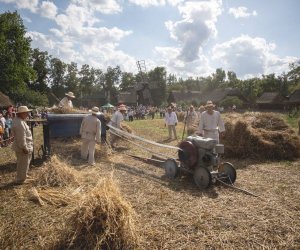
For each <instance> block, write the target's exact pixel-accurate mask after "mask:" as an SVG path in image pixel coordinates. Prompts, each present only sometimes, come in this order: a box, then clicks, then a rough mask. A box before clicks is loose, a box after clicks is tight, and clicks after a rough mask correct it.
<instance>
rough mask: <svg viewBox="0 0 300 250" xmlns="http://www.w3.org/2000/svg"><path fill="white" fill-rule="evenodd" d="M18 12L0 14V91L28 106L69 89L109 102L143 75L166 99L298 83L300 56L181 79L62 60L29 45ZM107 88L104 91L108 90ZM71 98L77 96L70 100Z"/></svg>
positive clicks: (249, 93)
mask: <svg viewBox="0 0 300 250" xmlns="http://www.w3.org/2000/svg"><path fill="white" fill-rule="evenodd" d="M25 34H26V27H25V26H24V24H23V20H22V18H21V17H20V15H19V14H18V13H17V12H13V13H11V12H5V13H3V14H1V15H0V91H2V92H3V93H4V94H6V95H8V96H9V97H10V98H11V99H12V100H14V101H15V102H19V103H22V104H27V105H33V106H48V105H52V104H54V103H55V102H57V101H58V100H57V99H60V98H61V97H63V96H64V93H66V92H68V91H72V92H74V94H75V96H77V97H79V98H78V99H77V101H78V100H79V99H80V97H86V96H98V95H101V94H102V95H103V93H104V95H105V96H106V98H107V99H108V96H109V97H110V98H109V99H110V101H111V102H112V103H113V104H116V103H117V96H118V93H119V92H120V91H124V90H127V89H128V88H129V87H134V86H136V85H137V84H138V83H140V82H143V81H144V79H145V78H147V81H148V82H149V85H150V87H151V88H152V89H155V90H156V92H155V93H156V94H155V95H154V97H153V98H154V102H155V104H157V105H161V104H163V103H165V102H166V98H167V94H168V92H169V91H171V90H182V91H193V90H194V91H195V90H196V91H201V92H203V93H205V92H209V91H212V90H214V89H216V88H227V87H233V88H238V89H240V91H241V92H242V94H244V95H245V96H246V97H247V98H248V99H249V101H250V102H255V100H256V99H257V97H258V96H260V95H261V94H262V93H263V92H267V91H268V92H271V91H279V92H280V93H282V94H283V95H288V94H289V93H291V91H293V90H294V89H297V88H300V61H297V62H294V63H292V64H291V65H290V70H289V72H287V73H282V74H281V75H278V76H276V75H275V74H269V75H263V76H262V77H253V78H250V79H246V80H241V79H238V78H237V76H236V74H235V72H233V71H228V72H225V71H224V70H223V69H221V68H219V69H216V71H215V72H214V73H213V74H211V75H210V76H208V77H196V78H192V77H191V78H188V79H182V78H178V77H177V76H176V75H175V74H167V71H166V68H165V67H156V68H154V69H153V70H150V71H149V72H147V73H146V75H142V74H143V73H138V74H133V73H131V72H124V71H122V70H121V69H120V67H119V66H115V67H111V66H109V67H107V68H106V69H105V70H104V69H97V68H94V67H91V66H89V65H88V64H84V65H81V66H78V64H77V63H76V62H71V63H65V62H63V61H62V60H60V59H59V58H56V57H53V56H52V55H49V53H48V52H47V51H41V50H39V49H37V48H31V39H30V37H27V36H26V35H25ZM108 93H109V94H108ZM75 104H76V100H75Z"/></svg>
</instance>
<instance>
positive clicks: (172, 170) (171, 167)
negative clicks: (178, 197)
mask: <svg viewBox="0 0 300 250" xmlns="http://www.w3.org/2000/svg"><path fill="white" fill-rule="evenodd" d="M164 167H165V172H166V176H167V177H168V178H175V177H176V176H177V175H178V173H179V168H178V165H177V162H176V161H175V160H174V159H168V160H166V161H165V163H164Z"/></svg>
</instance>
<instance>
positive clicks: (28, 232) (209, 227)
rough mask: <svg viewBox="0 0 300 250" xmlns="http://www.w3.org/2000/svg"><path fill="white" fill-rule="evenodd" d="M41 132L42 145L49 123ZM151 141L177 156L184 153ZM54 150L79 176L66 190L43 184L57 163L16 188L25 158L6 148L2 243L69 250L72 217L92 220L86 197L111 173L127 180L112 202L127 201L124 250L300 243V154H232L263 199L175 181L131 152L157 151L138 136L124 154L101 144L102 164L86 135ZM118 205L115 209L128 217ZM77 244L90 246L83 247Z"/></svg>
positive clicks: (157, 137)
mask: <svg viewBox="0 0 300 250" xmlns="http://www.w3.org/2000/svg"><path fill="white" fill-rule="evenodd" d="M127 124H128V125H129V126H130V127H131V128H132V130H133V133H134V134H136V135H140V136H142V137H144V138H147V139H151V140H153V141H156V142H161V143H165V144H169V145H177V144H178V142H179V141H180V139H181V136H182V130H183V124H182V123H179V125H178V128H177V129H178V130H177V131H178V137H179V138H180V139H178V140H177V141H175V140H174V141H166V140H165V139H166V138H167V129H166V128H165V127H164V123H163V121H162V120H159V119H155V120H142V121H134V122H132V123H127ZM35 135H36V139H37V140H36V148H38V147H39V144H40V143H41V140H40V138H41V128H40V127H39V128H36V129H35ZM144 146H145V147H147V148H148V149H149V150H151V151H155V152H158V153H164V154H167V155H170V156H173V157H176V151H174V150H170V149H161V148H159V149H157V148H156V147H154V146H148V145H147V146H146V145H144ZM52 147H53V153H54V154H55V155H56V156H57V159H56V163H55V164H56V165H60V164H66V165H67V166H68V167H70V168H71V171H72V175H73V174H74V176H75V177H76V181H70V183H67V184H66V185H64V186H58V187H57V186H51V185H42V184H41V185H39V183H41V182H40V181H39V180H41V179H42V178H43V176H44V177H45V174H46V173H45V172H43V171H45V167H47V163H46V164H44V165H43V166H41V164H40V163H39V161H36V163H35V166H33V167H32V168H31V170H30V175H31V176H32V177H34V178H35V181H32V182H29V183H27V184H24V185H22V186H12V185H10V184H9V183H10V181H12V180H13V178H14V175H15V163H14V162H15V158H14V156H13V153H12V151H11V150H10V148H5V149H0V183H1V187H0V199H1V202H0V249H65V247H66V245H65V243H66V239H65V237H66V236H68V235H71V233H72V232H73V231H74V227H72V226H73V225H72V224H74V223H70V221H71V222H72V221H74V220H76V218H74V215H77V216H78V217H80V216H82V215H78V213H76V211H77V212H78V210H77V209H78V205H80V204H81V206H83V204H85V203H84V202H82V199H83V198H82V197H86V196H87V194H89V193H90V192H91V190H94V188H95V187H97V185H98V184H99V180H111V178H112V181H113V183H115V184H116V185H117V186H118V191H116V194H117V196H118V197H115V196H113V198H112V200H109V199H108V203H109V202H119V203H113V204H121V205H122V206H121V205H120V206H121V207H122V210H120V211H122V213H121V214H122V216H123V217H120V216H119V215H118V216H119V217H116V218H119V219H120V218H121V219H120V220H121V221H124V220H127V219H128V220H127V222H128V223H129V222H130V225H129V224H128V223H127V224H126V223H125V224H124V225H125V226H124V228H128V232H127V234H126V232H124V231H122V230H123V229H124V228H121V229H122V230H119V231H118V234H115V235H109V237H111V238H112V239H113V238H114V237H118V239H120V238H122V237H124V238H126V239H127V242H125V243H124V242H123V243H122V244H121V246H123V247H120V249H121V248H123V249H300V220H299V218H300V160H299V159H298V160H294V161H278V160H277V161H269V160H268V159H265V160H263V159H259V160H257V159H242V160H241V159H237V158H233V159H225V160H227V161H230V162H232V163H233V164H234V166H235V167H236V169H237V181H236V183H235V185H236V186H237V187H240V188H243V189H246V190H249V191H251V192H253V193H255V194H257V195H258V196H259V197H258V198H257V197H253V196H250V195H246V194H244V193H242V192H239V191H236V190H233V189H230V188H227V187H224V186H222V185H220V184H218V185H215V186H213V187H211V188H209V189H207V190H204V191H200V190H199V189H198V188H197V187H196V186H195V184H194V182H193V179H192V177H191V176H180V177H178V178H176V179H174V180H170V179H168V178H166V177H165V176H164V170H163V169H161V168H157V167H155V166H153V165H150V164H146V163H142V162H140V161H138V160H135V159H133V158H130V157H129V156H127V155H126V154H134V155H138V156H143V157H151V153H150V152H147V151H145V150H143V148H142V147H137V146H135V145H132V144H130V143H129V142H124V141H120V142H119V143H118V148H117V149H116V151H114V152H112V151H111V150H110V149H107V148H105V147H104V146H99V145H98V146H97V149H96V162H97V163H96V166H87V165H86V164H85V163H84V162H82V160H80V157H79V156H80V140H79V139H56V140H52ZM48 164H50V163H48ZM41 173H43V174H41ZM37 179H38V180H37ZM48 180H49V179H48ZM102 183H103V182H102ZM104 183H105V182H104ZM109 185H110V184H109ZM109 185H108V186H109ZM113 185H114V184H113ZM32 187H35V189H36V190H37V191H38V192H39V194H40V198H41V199H42V201H43V205H41V204H39V202H37V201H32V198H30V197H31V196H30V194H31V193H32ZM102 189H103V190H105V187H103V186H102ZM112 189H113V190H114V188H112ZM93 192H94V191H93ZM112 192H115V191H112ZM105 195H106V196H107V197H108V196H109V193H106V194H105ZM105 195H104V196H105ZM106 196H105V197H106ZM92 197H96V196H92ZM105 204H106V203H105ZM108 205H110V206H111V210H110V212H111V213H112V214H113V213H116V214H119V213H120V212H117V211H115V209H116V208H115V207H113V206H112V204H108ZM108 205H107V206H108ZM118 206H119V205H118ZM117 208H118V207H117ZM86 209H87V208H86ZM110 212H108V213H110ZM113 215H114V214H113ZM126 216H127V217H126ZM82 218H86V217H82ZM129 219H130V220H129ZM122 225H123V224H122ZM77 226H78V225H77ZM72 230H73V231H72ZM120 232H121V233H120ZM128 233H130V234H128ZM128 235H129V236H128ZM81 237H84V236H82V235H81ZM130 241H132V242H130ZM130 243H132V244H130ZM110 246H113V245H110ZM91 248H92V247H91V246H89V248H88V247H87V248H86V249H91ZM71 249H83V247H82V246H81V247H79V245H77V247H76V245H73V246H72V247H71ZM95 249H97V248H95ZM111 249H116V246H114V247H111Z"/></svg>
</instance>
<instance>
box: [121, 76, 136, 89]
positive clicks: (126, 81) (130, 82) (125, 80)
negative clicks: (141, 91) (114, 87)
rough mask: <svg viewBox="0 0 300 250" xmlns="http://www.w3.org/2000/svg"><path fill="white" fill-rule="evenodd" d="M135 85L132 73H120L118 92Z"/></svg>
mask: <svg viewBox="0 0 300 250" xmlns="http://www.w3.org/2000/svg"><path fill="white" fill-rule="evenodd" d="M134 85H135V77H134V75H133V73H128V72H122V77H121V84H120V86H119V87H120V90H126V89H127V88H128V87H133V86H134Z"/></svg>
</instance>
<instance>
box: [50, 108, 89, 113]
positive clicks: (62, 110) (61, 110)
mask: <svg viewBox="0 0 300 250" xmlns="http://www.w3.org/2000/svg"><path fill="white" fill-rule="evenodd" d="M49 112H50V113H53V114H81V113H88V112H87V111H82V110H80V109H74V108H73V109H72V108H67V107H53V108H50V109H49Z"/></svg>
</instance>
